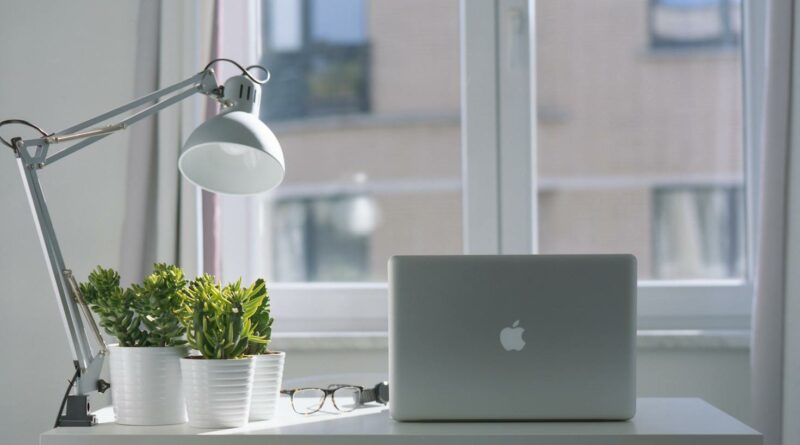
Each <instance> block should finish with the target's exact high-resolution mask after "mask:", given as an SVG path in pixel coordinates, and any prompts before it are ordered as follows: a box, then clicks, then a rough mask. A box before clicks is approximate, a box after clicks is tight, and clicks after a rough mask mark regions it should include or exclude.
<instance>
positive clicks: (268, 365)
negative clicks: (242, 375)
mask: <svg viewBox="0 0 800 445" xmlns="http://www.w3.org/2000/svg"><path fill="white" fill-rule="evenodd" d="M253 358H254V359H255V362H256V365H255V377H253V396H252V398H251V399H250V420H269V419H272V417H273V416H274V415H275V407H276V406H277V405H278V399H279V398H280V395H281V394H280V392H281V381H282V380H283V362H284V359H285V358H286V354H285V353H283V352H271V353H268V354H259V355H256V356H254V357H253Z"/></svg>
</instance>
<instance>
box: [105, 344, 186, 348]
mask: <svg viewBox="0 0 800 445" xmlns="http://www.w3.org/2000/svg"><path fill="white" fill-rule="evenodd" d="M188 347H189V345H175V346H121V345H120V344H119V343H111V344H110V345H108V348H109V349H111V348H119V349H173V348H188Z"/></svg>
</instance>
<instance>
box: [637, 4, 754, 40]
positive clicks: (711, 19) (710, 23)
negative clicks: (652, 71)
mask: <svg viewBox="0 0 800 445" xmlns="http://www.w3.org/2000/svg"><path fill="white" fill-rule="evenodd" d="M741 6H742V4H741V0H650V11H649V19H650V20H649V25H650V46H652V47H653V48H665V49H692V48H704V47H705V48H708V47H725V46H736V45H738V43H739V40H740V37H741V32H742V20H741V17H742V11H741Z"/></svg>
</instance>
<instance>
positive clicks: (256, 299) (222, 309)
mask: <svg viewBox="0 0 800 445" xmlns="http://www.w3.org/2000/svg"><path fill="white" fill-rule="evenodd" d="M181 295H182V299H183V304H182V308H181V311H180V315H181V322H182V323H183V324H184V326H185V327H186V331H187V332H186V338H187V340H188V341H189V346H190V347H192V348H194V349H196V350H198V351H200V353H201V354H202V355H203V357H205V358H208V359H235V358H241V357H243V356H244V355H245V354H246V353H247V349H248V345H249V344H250V343H263V344H266V339H265V338H264V337H263V336H261V335H257V334H256V333H255V332H254V331H253V324H252V317H253V315H254V314H255V313H256V311H257V310H258V308H259V306H261V304H262V302H263V301H264V299H265V298H266V292H265V291H262V290H260V288H259V287H258V286H257V285H255V284H254V285H253V286H251V287H248V288H242V285H241V280H239V281H237V282H235V283H231V284H228V285H226V286H224V287H223V286H222V285H221V284H219V283H217V282H216V280H215V279H214V277H213V276H211V275H208V274H204V275H202V276H200V277H198V278H197V279H195V280H194V281H192V282H191V283H190V284H189V286H188V287H187V288H186V289H185V290H184V291H183V292H181Z"/></svg>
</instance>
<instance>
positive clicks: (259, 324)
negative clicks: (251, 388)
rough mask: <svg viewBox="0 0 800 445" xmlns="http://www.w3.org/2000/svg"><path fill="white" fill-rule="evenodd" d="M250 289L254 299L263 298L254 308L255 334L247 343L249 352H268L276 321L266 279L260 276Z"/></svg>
mask: <svg viewBox="0 0 800 445" xmlns="http://www.w3.org/2000/svg"><path fill="white" fill-rule="evenodd" d="M248 291H249V292H251V293H252V294H253V296H254V298H253V301H255V300H256V299H258V298H261V303H260V304H259V305H258V306H256V307H255V308H254V309H253V314H252V315H251V317H250V320H251V323H252V330H253V334H255V336H254V337H253V338H252V339H251V340H250V342H249V343H248V345H247V353H248V354H250V355H255V354H264V353H266V352H267V348H268V347H269V341H270V340H271V339H272V322H273V321H274V320H273V318H272V314H271V308H270V302H269V293H268V292H267V285H266V283H265V282H264V280H262V279H260V278H259V279H258V280H256V282H255V283H253V285H252V286H250V288H249V289H248Z"/></svg>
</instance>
